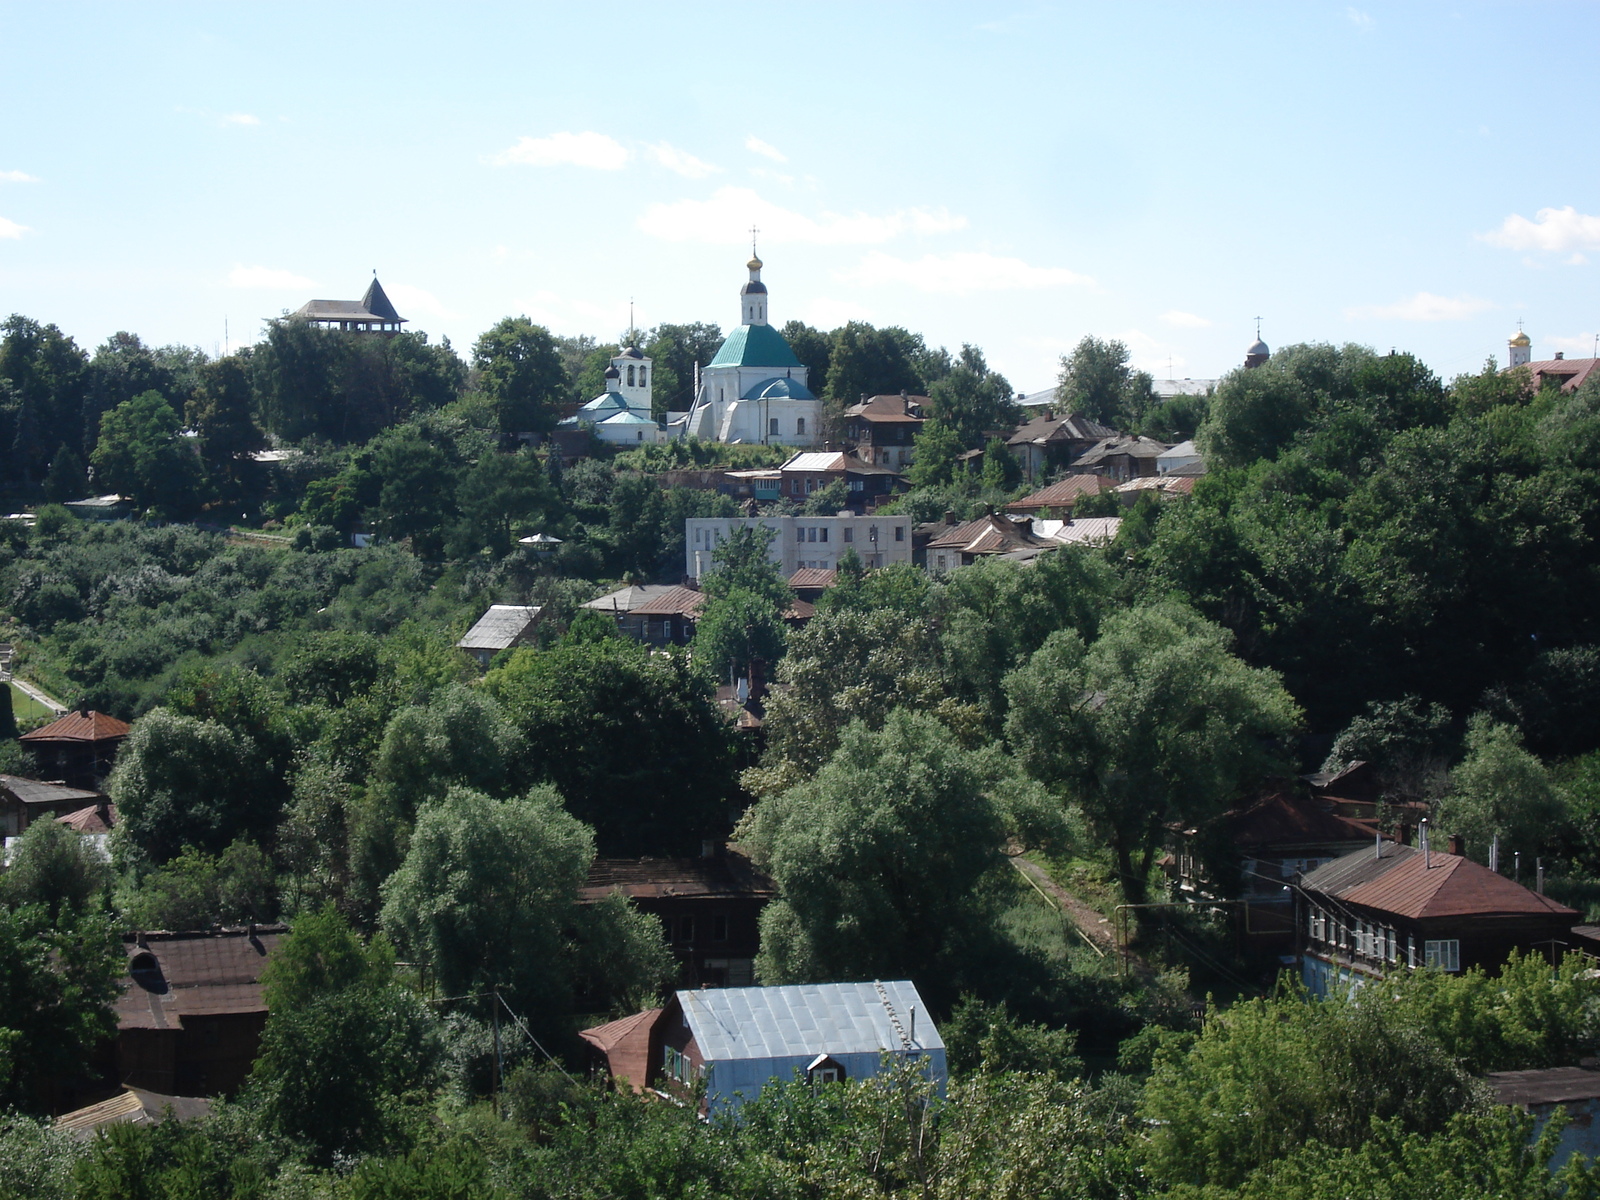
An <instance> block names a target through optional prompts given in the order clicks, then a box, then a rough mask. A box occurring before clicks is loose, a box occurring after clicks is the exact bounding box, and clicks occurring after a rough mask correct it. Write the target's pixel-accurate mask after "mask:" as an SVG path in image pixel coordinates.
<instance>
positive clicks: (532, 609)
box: [456, 604, 540, 650]
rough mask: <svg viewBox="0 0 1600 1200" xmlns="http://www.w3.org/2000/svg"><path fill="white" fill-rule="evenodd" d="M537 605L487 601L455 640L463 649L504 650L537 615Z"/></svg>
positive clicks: (526, 628)
mask: <svg viewBox="0 0 1600 1200" xmlns="http://www.w3.org/2000/svg"><path fill="white" fill-rule="evenodd" d="M539 611H540V608H539V606H538V605H532V606H529V605H523V604H491V605H490V606H489V611H488V612H486V613H484V614H483V616H481V617H479V618H478V620H477V623H476V624H474V625H473V627H472V628H471V629H469V630H467V632H466V636H465V637H463V638H462V639H461V640H460V641H459V642H457V643H456V645H457V646H459V647H460V648H461V649H463V650H504V649H506V648H507V647H509V646H510V645H511V644H512V643H513V642H515V641H516V640H517V639H518V638H519V637H521V636H522V635H523V634H524V633H526V632H527V631H528V627H529V626H530V625H532V624H533V623H534V621H536V620H538V618H539Z"/></svg>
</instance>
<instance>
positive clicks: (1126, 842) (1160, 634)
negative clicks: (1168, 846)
mask: <svg viewBox="0 0 1600 1200" xmlns="http://www.w3.org/2000/svg"><path fill="white" fill-rule="evenodd" d="M1005 692H1006V696H1007V698H1008V700H1009V702H1010V713H1009V714H1008V715H1007V718H1006V726H1005V728H1006V738H1007V740H1008V741H1009V742H1010V744H1011V746H1012V748H1013V750H1014V751H1015V752H1016V754H1017V756H1018V758H1019V759H1020V760H1021V763H1022V765H1023V767H1024V769H1025V770H1027V771H1028V773H1029V774H1030V775H1032V776H1033V777H1034V778H1035V779H1038V780H1039V781H1040V782H1042V783H1044V784H1046V785H1047V786H1049V787H1051V788H1053V789H1056V790H1057V791H1058V793H1059V794H1061V795H1062V796H1063V798H1065V799H1068V800H1070V801H1072V802H1074V803H1075V804H1077V805H1078V807H1079V808H1081V809H1082V811H1083V813H1084V816H1085V817H1086V818H1087V819H1088V821H1089V823H1090V825H1091V827H1092V828H1093V829H1094V831H1095V833H1096V834H1097V835H1099V836H1101V837H1103V838H1104V839H1105V840H1106V842H1107V843H1108V844H1109V845H1110V847H1111V851H1112V855H1113V858H1114V860H1115V863H1116V869H1117V875H1118V882H1119V883H1120V884H1121V887H1122V892H1123V895H1124V896H1125V897H1126V898H1127V899H1128V901H1129V902H1130V903H1142V902H1143V900H1144V898H1145V894H1146V886H1147V880H1148V877H1149V874H1150V867H1151V864H1152V862H1153V861H1154V857H1155V852H1156V849H1157V847H1158V846H1159V845H1160V844H1161V841H1162V839H1163V837H1164V836H1165V833H1166V830H1167V828H1168V827H1169V825H1171V824H1172V823H1174V822H1182V823H1183V824H1184V825H1195V824H1200V823H1202V822H1203V821H1205V820H1207V819H1208V818H1210V817H1213V816H1215V815H1217V814H1219V813H1221V812H1222V811H1223V810H1224V809H1225V808H1226V807H1227V806H1228V805H1229V804H1231V803H1233V802H1234V801H1236V800H1238V799H1239V798H1240V797H1241V796H1242V795H1243V794H1244V793H1245V792H1246V790H1247V789H1248V788H1249V787H1250V786H1251V785H1253V784H1254V783H1255V782H1257V781H1258V780H1259V779H1260V778H1262V777H1263V776H1264V775H1265V774H1266V772H1267V771H1268V769H1269V768H1270V767H1271V765H1272V762H1273V760H1272V757H1271V754H1270V753H1269V751H1268V749H1267V746H1266V744H1265V743H1267V742H1268V741H1269V740H1271V739H1281V738H1284V737H1287V736H1288V735H1289V733H1290V732H1292V731H1293V729H1294V728H1295V727H1296V725H1297V724H1298V722H1299V720H1300V711H1299V709H1298V708H1297V707H1296V706H1295V703H1294V701H1293V700H1292V699H1291V698H1290V696H1289V694H1288V693H1287V692H1285V691H1284V690H1283V686H1282V684H1281V683H1280V682H1279V680H1278V677H1277V676H1276V675H1275V674H1274V673H1273V672H1271V671H1266V670H1261V669H1258V668H1252V667H1249V666H1246V665H1245V664H1244V663H1243V662H1241V661H1240V660H1239V659H1237V658H1235V657H1234V656H1233V655H1232V654H1231V653H1230V652H1229V650H1228V637H1227V634H1226V633H1225V632H1224V631H1223V630H1221V629H1219V628H1218V627H1217V626H1215V625H1212V624H1210V623H1209V622H1207V621H1204V620H1202V619H1201V618H1200V617H1198V616H1196V615H1195V614H1194V613H1193V612H1191V611H1189V610H1188V609H1185V608H1182V607H1180V606H1178V605H1176V604H1173V603H1162V604H1157V605H1147V606H1141V607H1138V608H1134V609H1131V610H1127V611H1125V612H1122V613H1118V614H1117V615H1115V616H1113V617H1111V618H1110V619H1109V620H1107V621H1106V622H1105V624H1104V625H1102V626H1101V630H1100V636H1099V637H1098V638H1097V639H1096V640H1095V641H1094V643H1093V644H1092V645H1091V646H1089V647H1088V648H1085V645H1084V642H1083V639H1082V638H1081V637H1080V636H1079V635H1078V634H1077V633H1076V632H1075V631H1073V630H1061V631H1059V632H1056V633H1053V634H1051V635H1050V636H1049V637H1048V638H1047V639H1046V640H1045V642H1044V644H1043V645H1042V646H1041V647H1040V648H1039V650H1038V651H1037V652H1036V653H1035V654H1034V655H1033V656H1032V657H1030V658H1029V659H1028V661H1027V663H1026V664H1025V665H1024V666H1022V667H1020V668H1019V669H1018V670H1016V671H1015V672H1013V673H1012V674H1011V675H1010V676H1008V677H1007V678H1006V681H1005Z"/></svg>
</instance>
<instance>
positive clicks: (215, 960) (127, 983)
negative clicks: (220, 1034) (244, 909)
mask: <svg viewBox="0 0 1600 1200" xmlns="http://www.w3.org/2000/svg"><path fill="white" fill-rule="evenodd" d="M285 932H287V931H286V929H285V927H284V926H282V925H271V926H258V927H257V929H256V932H255V933H253V934H252V933H250V932H249V931H247V930H244V929H237V930H226V931H224V932H221V933H153V934H146V935H145V945H143V946H140V945H138V944H136V943H126V944H125V946H126V949H127V950H128V963H129V970H128V974H127V975H126V976H125V977H124V980H123V992H122V995H121V996H120V997H118V999H117V1003H116V1011H117V1025H118V1027H119V1028H121V1029H176V1028H179V1027H180V1025H181V1023H182V1020H183V1018H184V1017H186V1016H215V1015H217V1014H220V1013H247V1012H265V1011H266V1007H267V1006H266V1002H265V1001H264V1000H263V999H262V998H261V970H262V968H263V967H264V966H266V963H267V959H268V958H269V957H270V956H271V954H272V952H273V951H274V950H276V949H277V948H278V943H279V942H281V941H282V940H283V935H284V933H285Z"/></svg>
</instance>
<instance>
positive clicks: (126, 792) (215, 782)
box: [106, 708, 278, 864]
mask: <svg viewBox="0 0 1600 1200" xmlns="http://www.w3.org/2000/svg"><path fill="white" fill-rule="evenodd" d="M262 766H263V764H262V762H261V756H260V753H259V750H258V748H257V747H256V745H255V743H254V741H253V740H252V739H251V738H250V737H249V736H248V735H247V734H243V733H237V732H235V731H234V730H231V729H228V728H226V727H225V726H222V725H219V724H217V723H216V722H215V721H202V720H198V719H196V718H194V717H188V716H183V715H181V714H179V713H176V712H173V711H172V710H171V709H168V708H156V709H152V710H151V711H150V712H148V713H146V714H145V715H144V716H143V717H141V718H140V719H139V720H138V721H136V722H135V723H134V727H133V732H132V733H130V734H129V735H128V740H127V741H126V742H124V743H123V744H122V749H121V750H120V751H119V752H118V754H117V765H116V769H115V770H113V771H112V773H111V779H110V781H109V782H108V783H107V785H106V790H107V792H109V793H110V795H111V798H112V799H113V800H114V801H116V804H117V811H118V814H119V816H120V819H121V830H120V836H121V837H122V838H123V839H125V841H126V842H128V843H130V844H131V845H132V846H133V847H134V848H136V850H137V851H138V852H139V853H140V854H142V855H146V856H148V858H149V860H150V861H152V862H153V863H156V864H160V863H163V862H166V861H167V860H168V859H169V858H172V857H174V856H175V855H177V854H178V853H179V852H180V851H182V850H183V849H184V848H185V847H186V846H196V847H198V848H200V849H202V850H209V851H211V852H213V853H215V852H217V851H220V850H222V849H224V848H225V847H226V846H227V845H228V844H229V843H230V842H232V841H233V840H234V839H235V838H236V837H241V836H243V837H249V838H253V839H257V840H261V839H265V838H266V837H267V836H268V835H269V834H270V832H271V830H272V828H273V826H274V825H275V824H276V823H277V820H278V810H277V808H276V807H273V806H270V805H267V804H263V803H262V801H263V800H264V799H265V797H263V795H262V792H261V791H260V789H259V788H258V787H257V786H256V784H257V783H258V782H259V776H258V773H259V772H260V771H261V769H262Z"/></svg>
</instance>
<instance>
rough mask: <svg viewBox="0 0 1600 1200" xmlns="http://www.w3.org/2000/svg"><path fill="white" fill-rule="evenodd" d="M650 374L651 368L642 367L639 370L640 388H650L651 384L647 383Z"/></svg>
mask: <svg viewBox="0 0 1600 1200" xmlns="http://www.w3.org/2000/svg"><path fill="white" fill-rule="evenodd" d="M649 374H650V368H649V367H640V368H639V386H640V387H648V386H649V384H648V383H647V382H646V380H647V377H648V376H649Z"/></svg>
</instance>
